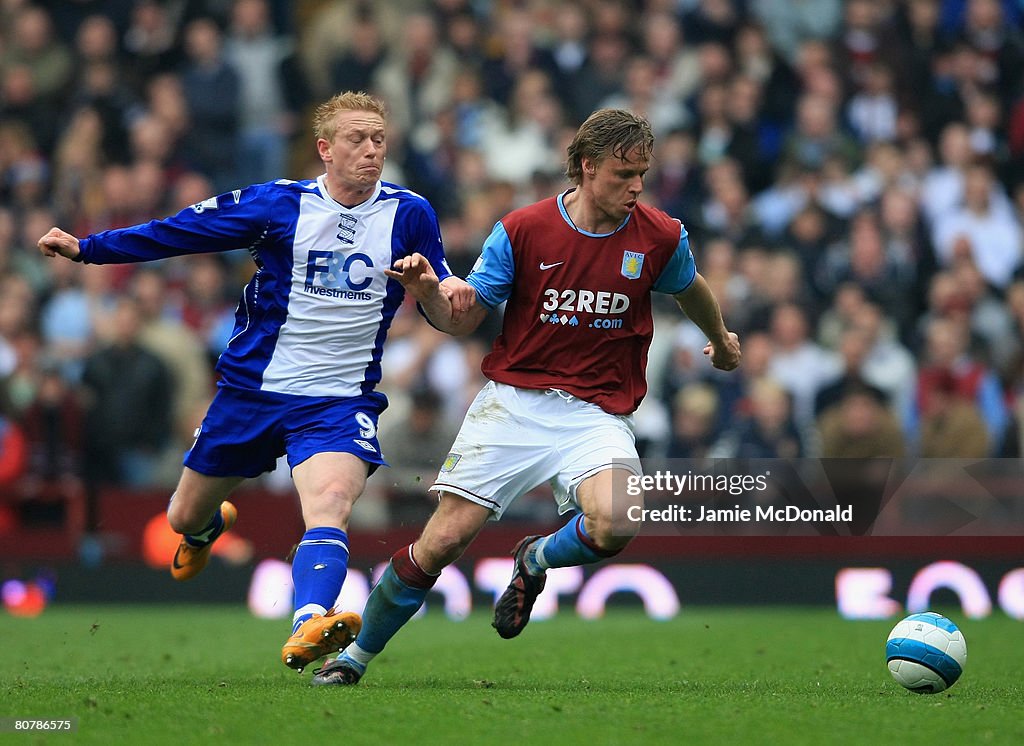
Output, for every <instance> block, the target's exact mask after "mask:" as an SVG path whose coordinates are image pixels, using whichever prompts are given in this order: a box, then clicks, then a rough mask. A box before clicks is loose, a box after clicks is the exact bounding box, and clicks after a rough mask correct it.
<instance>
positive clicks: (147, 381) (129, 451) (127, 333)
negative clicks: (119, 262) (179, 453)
mask: <svg viewBox="0 0 1024 746" xmlns="http://www.w3.org/2000/svg"><path fill="white" fill-rule="evenodd" d="M96 266H98V265H96ZM141 322H142V320H141V318H140V316H139V309H138V305H137V304H136V303H135V301H134V300H132V299H131V298H129V297H126V296H122V297H121V298H120V299H119V300H118V301H117V306H116V308H115V310H114V314H113V329H112V337H111V339H110V342H109V344H107V345H105V346H102V347H100V348H99V349H98V350H97V351H96V352H94V353H93V354H91V355H90V356H89V357H88V358H87V359H86V360H85V369H84V371H83V373H82V388H83V397H84V401H85V437H84V453H83V456H84V472H85V478H86V481H87V483H89V484H90V485H91V486H92V487H93V488H95V487H96V486H98V485H101V484H109V483H115V484H125V485H129V486H134V487H145V486H153V485H154V484H155V477H156V476H157V473H156V466H157V463H158V460H159V457H160V455H161V451H162V450H163V449H164V448H165V447H166V445H167V440H168V435H169V433H170V432H171V412H172V411H173V408H174V394H175V392H174V388H173V381H172V379H171V376H170V374H169V373H168V371H167V368H166V367H165V366H164V364H163V363H162V362H160V359H159V358H158V357H156V356H155V355H153V354H152V353H151V352H149V351H147V350H146V349H145V348H144V347H143V346H142V344H141V343H140V340H139V334H140V332H141ZM140 412H144V413H145V416H144V417H140V416H139V413H140Z"/></svg>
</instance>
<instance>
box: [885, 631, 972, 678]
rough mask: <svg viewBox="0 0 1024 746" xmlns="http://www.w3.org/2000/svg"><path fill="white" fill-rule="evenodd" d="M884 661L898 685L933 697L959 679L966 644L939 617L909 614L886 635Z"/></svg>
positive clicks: (959, 634) (958, 632)
mask: <svg viewBox="0 0 1024 746" xmlns="http://www.w3.org/2000/svg"><path fill="white" fill-rule="evenodd" d="M885 660H886V663H888V664H889V673H891V674H892V677H893V678H894V679H896V681H897V683H899V684H901V685H903V686H905V687H906V688H907V689H909V690H910V691H912V692H917V693H918V694H935V693H936V692H941V691H943V690H944V689H948V688H949V687H951V686H953V684H955V683H956V680H957V679H959V678H960V674H961V673H963V670H964V664H965V663H966V662H967V641H966V640H964V636H963V634H962V633H961V632H960V630H959V629H958V628H957V626H956V625H955V624H953V622H951V621H949V620H948V619H946V617H944V616H942V615H941V614H936V613H935V612H934V611H926V612H924V613H923V614H911V615H910V616H908V617H907V618H906V619H904V620H903V621H901V622H900V623H899V624H897V625H896V626H895V627H893V628H892V632H890V633H889V637H888V639H887V640H886V641H885Z"/></svg>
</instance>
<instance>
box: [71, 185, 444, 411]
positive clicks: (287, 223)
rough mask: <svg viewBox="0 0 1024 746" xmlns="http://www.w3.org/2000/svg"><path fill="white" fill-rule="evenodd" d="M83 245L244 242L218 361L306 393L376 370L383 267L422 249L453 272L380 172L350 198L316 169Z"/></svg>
mask: <svg viewBox="0 0 1024 746" xmlns="http://www.w3.org/2000/svg"><path fill="white" fill-rule="evenodd" d="M80 247H81V251H82V254H81V256H82V259H83V260H84V261H86V262H90V263H95V264H107V263H124V262H139V261H148V260H152V259H160V258H164V257H168V256H176V255H182V254H198V253H206V252H219V251H230V250H234V249H247V250H248V251H249V252H250V253H251V254H252V256H253V259H254V260H255V262H256V266H257V270H256V273H255V274H254V275H253V277H252V279H251V280H250V282H249V283H248V285H246V287H245V290H244V291H243V294H242V299H241V301H240V302H239V305H238V310H237V311H236V314H235V327H234V332H233V335H232V337H231V340H230V342H229V343H228V346H227V349H226V350H224V352H223V354H222V355H221V357H220V360H219V361H218V364H217V370H218V371H219V372H220V374H221V377H222V381H223V383H224V384H226V385H229V386H234V387H237V388H243V389H250V390H260V391H270V392H276V393H283V394H297V395H303V396H318V397H328V396H331V397H333V396H342V397H351V396H359V395H361V394H367V393H370V392H371V391H373V389H374V387H375V386H376V384H377V383H378V382H379V381H380V377H381V371H380V360H381V354H382V349H383V345H384V339H385V337H386V336H387V331H388V328H389V327H390V325H391V321H392V319H393V318H394V315H395V312H396V311H397V310H398V308H399V306H400V305H401V303H402V299H403V297H404V289H403V288H402V286H401V284H400V283H398V282H397V281H395V280H391V279H389V278H388V277H387V276H386V275H385V274H384V269H386V268H389V267H391V265H392V264H393V263H394V262H395V261H396V260H397V259H399V258H401V257H404V256H408V255H410V254H412V253H414V252H419V253H420V254H423V255H424V256H425V257H426V258H427V260H428V261H429V262H430V264H431V266H432V267H433V269H434V271H435V272H436V273H437V276H438V278H439V279H441V280H443V279H445V278H446V277H448V276H449V275H450V274H451V272H450V270H449V269H448V265H447V263H446V262H445V258H444V250H443V247H442V243H441V234H440V229H439V228H438V223H437V216H436V215H435V213H434V211H433V209H432V208H431V207H430V205H429V204H428V203H427V201H426V200H424V199H423V198H422V197H420V196H419V195H417V194H415V193H413V192H410V191H408V190H406V189H402V188H401V187H398V186H395V185H393V184H389V183H386V182H378V184H377V187H376V189H375V191H374V193H373V194H372V196H371V197H370V198H369V199H367V200H366V201H365V202H363V203H362V204H360V205H357V206H355V207H352V208H348V207H345V206H344V205H341V204H339V203H338V202H336V201H335V200H334V199H333V198H332V197H331V196H330V194H329V193H328V191H327V187H326V185H325V183H324V177H323V176H321V177H319V178H318V179H315V180H309V181H290V180H287V179H282V180H280V181H275V182H269V183H266V184H258V185H255V186H250V187H247V188H245V189H241V190H236V191H234V192H230V193H226V194H221V195H219V196H217V197H211V198H210V199H208V200H205V201H203V202H200V203H198V204H196V205H193V206H192V207H190V208H186V209H185V210H182V211H181V212H179V213H178V214H177V215H174V216H172V217H169V218H166V219H164V220H156V221H152V222H149V223H146V224H144V225H139V226H134V227H131V228H123V229H119V230H112V231H106V232H103V233H98V234H95V235H93V236H89V237H88V238H85V239H83V240H82V241H81V244H80Z"/></svg>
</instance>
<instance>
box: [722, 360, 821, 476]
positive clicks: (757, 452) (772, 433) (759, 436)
mask: <svg viewBox="0 0 1024 746" xmlns="http://www.w3.org/2000/svg"><path fill="white" fill-rule="evenodd" d="M747 405H748V406H749V412H748V413H747V414H746V415H745V416H744V417H742V418H740V419H739V420H738V421H737V422H736V423H735V425H734V427H733V435H732V436H731V437H730V438H729V439H730V440H732V441H734V443H735V445H734V446H733V447H732V448H731V449H730V452H729V456H730V457H731V458H756V459H760V458H784V459H793V458H800V457H802V456H806V455H807V451H806V448H805V446H804V438H803V436H802V435H801V433H800V431H799V429H798V428H797V426H796V423H795V422H794V421H793V416H792V399H791V398H790V396H789V394H788V393H787V392H786V390H785V389H783V388H782V387H781V386H780V385H779V384H778V383H776V382H775V381H773V380H772V379H771V378H760V379H758V380H757V381H754V383H753V385H752V386H751V388H750V393H749V396H748V397H747Z"/></svg>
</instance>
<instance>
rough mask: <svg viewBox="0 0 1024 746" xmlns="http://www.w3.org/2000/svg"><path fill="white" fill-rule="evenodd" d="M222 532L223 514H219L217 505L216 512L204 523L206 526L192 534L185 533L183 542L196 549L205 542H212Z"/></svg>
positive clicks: (203, 545)
mask: <svg viewBox="0 0 1024 746" xmlns="http://www.w3.org/2000/svg"><path fill="white" fill-rule="evenodd" d="M222 533H224V516H222V515H221V514H220V506H219V505H218V506H217V512H216V513H214V514H213V518H211V519H210V522H209V523H207V524H206V528H204V529H203V530H202V531H197V532H196V533H194V534H185V542H186V543H187V544H189V545H190V546H193V547H196V548H197V549H198V548H199V547H205V546H206V545H207V544H212V543H213V542H214V541H216V540H217V537H218V536H220V535H221V534H222Z"/></svg>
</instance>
